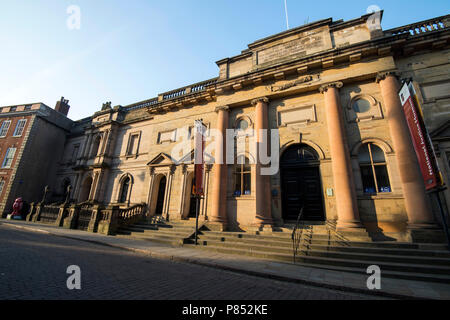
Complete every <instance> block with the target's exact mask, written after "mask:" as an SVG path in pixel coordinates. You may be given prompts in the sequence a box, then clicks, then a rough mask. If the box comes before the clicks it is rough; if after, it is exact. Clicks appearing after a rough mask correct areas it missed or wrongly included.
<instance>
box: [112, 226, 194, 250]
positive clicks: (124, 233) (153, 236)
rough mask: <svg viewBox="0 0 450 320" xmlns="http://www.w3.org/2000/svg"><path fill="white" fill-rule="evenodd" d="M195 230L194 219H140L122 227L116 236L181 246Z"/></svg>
mask: <svg viewBox="0 0 450 320" xmlns="http://www.w3.org/2000/svg"><path fill="white" fill-rule="evenodd" d="M194 232H195V220H194V221H193V222H192V221H189V220H187V221H174V222H165V221H158V222H155V223H149V222H148V221H140V222H138V223H135V224H133V225H131V226H127V227H122V228H120V229H119V230H118V232H117V236H118V237H121V238H131V239H139V240H147V241H155V242H159V243H165V244H169V245H173V246H181V245H182V244H183V242H184V240H185V239H187V238H189V237H190V236H191V235H192V234H193V233H194Z"/></svg>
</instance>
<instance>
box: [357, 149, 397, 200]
mask: <svg viewBox="0 0 450 320" xmlns="http://www.w3.org/2000/svg"><path fill="white" fill-rule="evenodd" d="M358 160H359V166H360V169H361V177H362V182H363V188H364V193H386V192H391V184H390V182H389V175H388V171H387V167H386V159H385V157H384V152H383V150H381V149H380V148H379V147H377V146H376V145H374V144H373V143H367V144H364V145H362V146H361V148H360V149H359V154H358Z"/></svg>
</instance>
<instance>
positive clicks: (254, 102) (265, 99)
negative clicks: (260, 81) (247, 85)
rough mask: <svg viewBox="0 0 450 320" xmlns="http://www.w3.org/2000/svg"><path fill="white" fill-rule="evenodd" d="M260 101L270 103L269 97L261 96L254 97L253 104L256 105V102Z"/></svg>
mask: <svg viewBox="0 0 450 320" xmlns="http://www.w3.org/2000/svg"><path fill="white" fill-rule="evenodd" d="M260 102H262V103H269V98H267V97H259V98H256V99H253V100H252V105H253V106H255V105H256V104H258V103H260Z"/></svg>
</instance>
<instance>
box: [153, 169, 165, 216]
mask: <svg viewBox="0 0 450 320" xmlns="http://www.w3.org/2000/svg"><path fill="white" fill-rule="evenodd" d="M166 184H167V178H166V176H163V177H162V178H161V180H160V181H159V187H158V196H157V198H156V199H157V200H156V209H155V215H157V216H161V215H162V214H163V209H164V198H165V196H166Z"/></svg>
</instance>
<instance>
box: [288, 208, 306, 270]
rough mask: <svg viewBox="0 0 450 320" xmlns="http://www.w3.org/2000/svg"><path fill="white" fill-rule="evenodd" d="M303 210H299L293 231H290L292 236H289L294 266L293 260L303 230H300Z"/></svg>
mask: <svg viewBox="0 0 450 320" xmlns="http://www.w3.org/2000/svg"><path fill="white" fill-rule="evenodd" d="M303 210H304V207H303V208H302V209H301V210H300V213H299V215H298V217H297V223H296V224H295V227H294V230H293V231H292V236H291V238H292V253H293V258H294V264H295V260H296V257H297V254H298V248H299V246H300V242H301V240H302V234H303V228H300V221H301V219H302V216H303ZM300 230H301V231H300Z"/></svg>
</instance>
